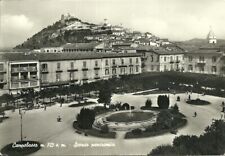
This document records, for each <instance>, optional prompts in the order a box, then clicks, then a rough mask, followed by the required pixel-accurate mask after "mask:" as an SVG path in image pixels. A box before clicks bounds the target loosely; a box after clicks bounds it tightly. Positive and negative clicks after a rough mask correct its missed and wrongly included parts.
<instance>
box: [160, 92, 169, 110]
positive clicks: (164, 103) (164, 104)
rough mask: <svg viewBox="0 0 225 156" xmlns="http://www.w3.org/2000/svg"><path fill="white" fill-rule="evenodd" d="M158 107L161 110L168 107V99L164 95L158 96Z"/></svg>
mask: <svg viewBox="0 0 225 156" xmlns="http://www.w3.org/2000/svg"><path fill="white" fill-rule="evenodd" d="M157 103H158V106H159V108H161V109H168V108H169V105H170V100H169V97H168V96H166V95H159V96H158V100H157Z"/></svg>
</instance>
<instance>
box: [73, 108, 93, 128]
mask: <svg viewBox="0 0 225 156" xmlns="http://www.w3.org/2000/svg"><path fill="white" fill-rule="evenodd" d="M76 118H77V123H78V126H79V127H80V128H82V129H91V128H92V124H93V123H94V121H95V111H94V110H92V109H88V108H82V109H81V110H80V113H79V114H78V115H77V117H76Z"/></svg>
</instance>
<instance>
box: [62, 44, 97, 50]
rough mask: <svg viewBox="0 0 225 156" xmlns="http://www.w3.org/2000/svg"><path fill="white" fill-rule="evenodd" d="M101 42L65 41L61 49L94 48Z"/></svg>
mask: <svg viewBox="0 0 225 156" xmlns="http://www.w3.org/2000/svg"><path fill="white" fill-rule="evenodd" d="M99 44H101V43H97V42H90V43H67V44H65V45H63V46H62V47H63V49H94V48H95V47H96V46H97V45H99Z"/></svg>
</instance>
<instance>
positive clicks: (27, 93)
mask: <svg viewBox="0 0 225 156" xmlns="http://www.w3.org/2000/svg"><path fill="white" fill-rule="evenodd" d="M20 97H21V98H23V101H24V102H25V104H26V107H27V108H32V107H33V106H34V100H35V97H36V93H35V91H34V89H33V88H30V89H23V90H22V91H21V95H20Z"/></svg>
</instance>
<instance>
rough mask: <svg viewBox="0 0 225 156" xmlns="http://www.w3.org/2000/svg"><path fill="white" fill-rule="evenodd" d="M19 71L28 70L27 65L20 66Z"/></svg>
mask: <svg viewBox="0 0 225 156" xmlns="http://www.w3.org/2000/svg"><path fill="white" fill-rule="evenodd" d="M19 71H20V72H28V67H20V69H19Z"/></svg>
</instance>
